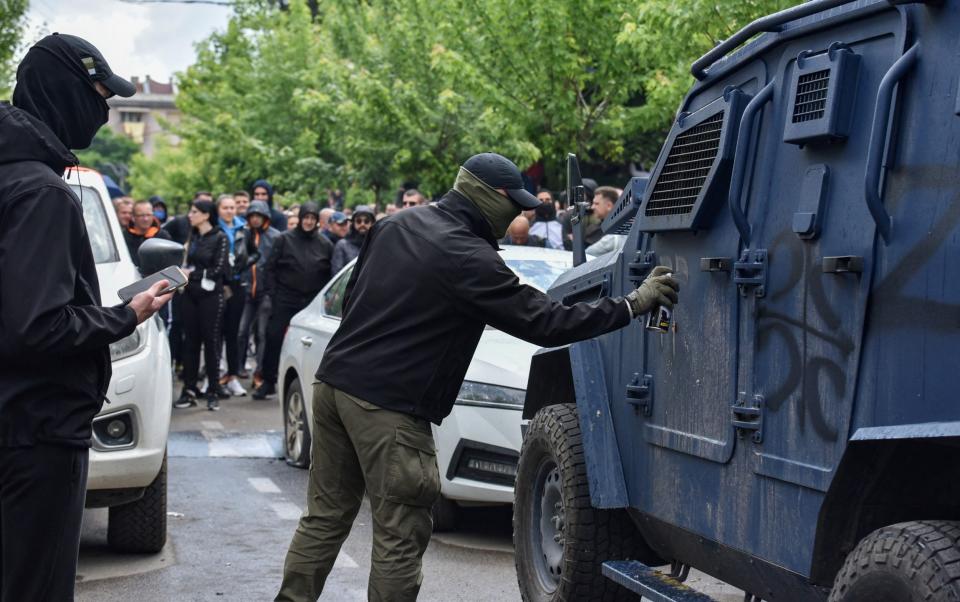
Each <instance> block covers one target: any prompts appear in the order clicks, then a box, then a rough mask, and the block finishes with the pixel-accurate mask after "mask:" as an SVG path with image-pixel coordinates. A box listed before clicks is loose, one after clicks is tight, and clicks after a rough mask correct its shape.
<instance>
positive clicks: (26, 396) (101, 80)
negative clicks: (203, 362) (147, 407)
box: [0, 34, 170, 601]
mask: <svg viewBox="0 0 960 602" xmlns="http://www.w3.org/2000/svg"><path fill="white" fill-rule="evenodd" d="M135 91H136V90H135V88H134V87H133V85H132V84H131V83H130V82H128V81H126V80H123V79H121V78H120V77H118V76H116V75H114V74H113V72H112V71H111V70H110V67H109V65H107V62H106V61H105V60H104V58H103V55H101V54H100V52H99V51H98V50H97V49H96V48H95V47H94V46H93V45H92V44H90V43H89V42H87V41H86V40H83V39H81V38H78V37H75V36H69V35H60V34H52V35H48V36H46V37H44V38H43V39H42V40H40V41H39V42H37V43H36V45H34V46H33V47H32V48H30V50H29V51H27V54H26V56H25V57H24V59H23V61H22V62H21V63H20V65H19V67H18V68H17V77H16V88H15V89H14V91H13V104H12V105H10V104H7V103H0V274H2V275H3V278H2V279H0V508H2V511H0V558H2V559H3V560H2V563H0V583H2V593H0V597H2V598H3V600H5V601H6V600H72V599H73V593H74V583H75V580H76V568H77V553H78V550H79V544H80V522H81V517H82V513H83V504H84V499H85V497H86V481H87V467H88V461H89V457H88V456H89V448H90V445H91V437H92V420H93V417H94V416H95V415H96V414H97V412H99V411H100V408H101V405H102V403H103V401H104V396H105V395H106V393H107V386H108V384H109V383H110V375H111V363H110V348H109V346H110V344H111V343H113V342H115V341H119V340H120V339H122V338H124V337H126V336H129V335H131V334H132V333H133V332H134V329H135V328H136V327H137V325H138V324H140V323H142V322H144V321H145V320H147V319H149V318H150V317H151V316H152V315H153V314H154V313H156V312H157V310H159V309H160V308H161V307H162V306H163V304H164V303H166V302H167V301H168V300H169V299H170V295H169V294H167V295H160V292H161V291H162V290H163V289H164V288H165V287H166V286H167V285H168V283H167V282H166V281H162V282H158V283H157V284H155V285H154V286H153V287H151V288H150V290H148V291H146V292H143V293H140V294H139V295H137V296H136V297H134V298H133V300H131V301H130V303H128V304H127V305H118V306H114V307H102V306H101V299H100V285H99V282H98V279H97V270H96V262H95V259H94V255H93V251H92V250H91V247H90V239H89V235H88V233H87V228H86V225H85V222H84V218H83V208H82V204H81V203H82V202H87V203H90V202H93V200H94V199H79V198H77V196H75V195H74V193H73V191H71V189H70V187H69V186H67V185H66V183H64V181H63V179H62V176H63V173H64V170H66V169H67V168H69V167H71V166H76V165H77V163H78V161H77V157H76V156H75V155H74V154H73V153H72V152H71V150H70V149H84V148H87V147H88V146H90V143H91V142H92V141H93V137H94V135H95V134H96V133H97V130H98V129H99V128H100V126H102V125H103V124H104V123H106V121H107V115H108V112H109V107H108V106H107V101H106V99H107V98H109V97H110V96H113V95H114V94H117V95H120V96H132V95H133V94H134V92H135ZM81 192H82V190H81Z"/></svg>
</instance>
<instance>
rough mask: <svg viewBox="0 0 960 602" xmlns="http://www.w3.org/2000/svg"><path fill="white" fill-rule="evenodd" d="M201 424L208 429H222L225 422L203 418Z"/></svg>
mask: <svg viewBox="0 0 960 602" xmlns="http://www.w3.org/2000/svg"><path fill="white" fill-rule="evenodd" d="M200 424H201V425H202V426H203V428H204V430H207V431H222V430H223V423H221V422H220V421H218V420H201V421H200Z"/></svg>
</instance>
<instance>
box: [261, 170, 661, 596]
mask: <svg viewBox="0 0 960 602" xmlns="http://www.w3.org/2000/svg"><path fill="white" fill-rule="evenodd" d="M539 205H540V201H539V200H537V198H536V197H534V196H533V195H532V194H530V193H529V192H527V191H526V190H525V189H524V188H523V180H522V178H521V176H520V170H519V169H517V166H516V165H514V164H513V163H512V162H511V161H510V160H508V159H507V158H505V157H502V156H500V155H498V154H495V153H483V154H479V155H475V156H473V157H471V158H470V159H468V160H467V161H466V162H465V163H464V164H463V166H462V167H461V168H460V172H459V174H458V175H457V179H456V182H455V184H454V186H453V190H451V191H450V192H448V193H447V194H446V195H445V196H444V197H443V198H442V199H441V200H440V202H439V203H438V204H437V205H429V206H425V207H416V208H413V209H410V210H406V211H401V212H399V213H397V214H396V215H394V216H393V217H391V218H390V219H386V220H382V221H380V222H377V224H376V225H374V227H373V228H372V229H371V230H370V232H369V233H368V234H367V236H366V239H365V240H364V242H363V247H362V248H361V250H360V255H359V257H358V258H357V262H356V264H354V265H355V267H354V269H353V273H352V274H351V276H350V280H349V282H348V283H347V287H346V291H345V295H344V302H343V319H342V321H341V323H340V326H339V328H338V329H337V331H336V332H335V333H334V335H333V338H332V339H331V340H330V343H329V344H328V345H327V348H326V350H325V351H324V354H323V360H322V362H321V364H320V368H319V370H318V371H317V374H316V378H317V381H318V382H317V383H316V384H315V385H314V393H313V408H314V414H313V426H314V429H315V430H314V433H313V442H312V449H311V466H310V479H309V482H308V489H307V512H306V513H305V514H304V516H303V517H302V518H301V519H300V523H299V526H298V527H297V531H296V533H295V534H294V536H293V540H292V541H291V543H290V548H289V551H288V552H287V558H286V561H285V563H284V575H283V582H282V584H281V586H280V592H279V594H278V595H277V598H276V599H277V600H282V601H286V600H316V599H317V598H318V597H319V595H320V592H321V591H322V590H323V585H324V582H325V580H326V578H327V575H328V574H329V573H330V570H331V569H332V567H333V563H334V561H335V560H336V558H337V554H338V552H339V549H340V546H341V545H342V543H343V541H344V540H345V539H346V537H347V535H348V534H349V533H350V528H351V526H352V523H353V520H354V517H356V516H357V511H358V510H359V509H360V504H361V502H362V500H363V496H364V493H366V494H367V496H368V497H369V499H370V507H371V510H372V512H373V525H374V527H373V556H372V557H373V566H372V568H371V572H370V581H369V591H368V596H369V597H370V599H371V600H401V601H407V600H415V599H416V597H417V593H418V592H419V589H420V583H421V581H422V575H421V573H420V568H421V558H422V556H423V552H424V550H426V548H427V544H428V543H429V541H430V534H431V531H432V520H431V513H430V508H431V506H433V503H434V502H435V501H436V499H437V496H438V495H439V493H440V475H439V473H438V470H437V463H436V458H435V455H434V453H433V452H434V450H435V449H436V448H435V447H434V441H433V435H432V433H431V427H430V423H431V422H433V423H435V424H440V421H441V420H443V418H444V417H446V416H447V414H449V413H450V411H451V409H452V408H453V404H454V402H455V401H456V398H457V393H458V392H459V390H460V386H461V385H462V384H463V378H464V375H465V374H466V371H467V366H468V365H469V364H470V360H471V358H472V357H473V353H474V351H475V350H476V348H477V344H478V343H479V341H480V336H481V334H483V330H484V327H485V326H486V325H487V324H489V325H491V326H493V327H495V328H497V329H499V330H501V331H503V332H506V333H508V334H511V335H513V336H516V337H518V338H521V339H524V340H526V341H529V342H531V343H533V344H535V345H537V346H540V347H555V346H559V345H565V344H568V343H572V342H574V341H580V340H584V339H589V338H591V337H595V336H599V335H601V334H604V333H606V332H610V331H612V330H616V329H618V328H623V327H625V326H627V325H628V324H630V323H631V321H632V320H633V318H638V317H640V316H641V315H642V314H644V313H646V312H648V311H649V310H651V309H652V308H653V307H655V306H656V305H658V304H663V305H665V306H668V307H670V306H672V305H673V303H674V302H676V301H677V292H676V290H677V288H678V285H677V283H676V282H675V281H674V280H673V279H672V278H671V277H670V276H669V275H666V272H668V271H669V270H668V269H667V268H663V267H658V268H655V269H654V270H653V272H652V274H651V276H650V277H649V278H647V280H646V281H644V282H643V284H642V285H641V286H640V287H639V288H638V289H636V290H634V291H631V292H630V293H629V294H628V295H627V296H626V297H618V298H601V299H599V300H597V301H595V302H593V303H576V304H573V305H569V306H568V305H563V304H562V303H559V302H557V301H554V300H552V299H551V298H550V297H549V296H547V295H546V294H545V293H542V292H540V291H539V290H537V289H535V288H532V287H530V286H527V285H524V284H521V283H520V280H519V278H517V275H516V274H515V273H514V272H513V270H511V269H510V268H509V267H507V265H506V264H505V263H504V262H503V259H502V258H501V257H500V255H499V254H498V253H497V250H498V248H497V240H498V239H500V238H503V236H504V234H505V233H506V230H507V227H508V226H509V224H510V222H512V221H513V219H514V218H516V217H517V216H518V215H520V212H521V210H523V209H528V208H535V207H537V206H539ZM374 366H375V367H376V370H371V367H374Z"/></svg>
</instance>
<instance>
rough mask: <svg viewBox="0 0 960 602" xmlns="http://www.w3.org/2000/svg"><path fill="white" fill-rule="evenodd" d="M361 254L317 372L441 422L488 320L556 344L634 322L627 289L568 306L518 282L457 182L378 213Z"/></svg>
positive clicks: (540, 341) (538, 341)
mask: <svg viewBox="0 0 960 602" xmlns="http://www.w3.org/2000/svg"><path fill="white" fill-rule="evenodd" d="M355 265H356V267H354V270H353V274H352V275H351V276H350V281H349V283H348V284H347V292H346V299H345V301H344V304H343V307H344V312H343V321H342V322H341V323H340V327H339V328H338V329H337V332H336V333H334V335H333V338H332V339H331V340H330V343H329V344H328V345H327V348H326V350H325V351H324V354H323V361H322V362H321V364H320V369H319V370H318V371H317V375H316V376H317V379H318V380H321V381H323V382H325V383H327V384H330V385H333V386H334V387H336V388H338V389H341V390H343V391H345V392H347V393H350V394H351V395H356V396H357V397H360V398H361V399H365V400H367V401H369V402H370V403H373V404H375V405H378V406H380V407H383V408H387V409H389V410H394V411H397V412H404V413H407V414H412V415H414V416H418V417H421V418H424V419H427V420H430V421H432V422H435V423H437V424H440V421H441V420H442V419H443V418H444V417H446V416H447V414H449V413H450V410H451V409H453V403H454V401H455V400H456V397H457V392H458V391H459V390H460V385H461V384H462V383H463V377H464V376H465V375H466V373H467V367H468V366H469V365H470V360H471V358H472V357H473V353H474V351H476V348H477V344H478V343H479V341H480V335H481V334H483V328H484V325H485V324H490V325H491V326H493V327H495V328H497V329H499V330H502V331H503V332H506V333H508V334H511V335H513V336H515V337H517V338H520V339H523V340H525V341H529V342H531V343H534V344H536V345H540V346H543V347H555V346H558V345H563V344H566V343H572V342H574V341H580V340H583V339H589V338H591V337H595V336H598V335H601V334H603V333H605V332H609V331H611V330H614V329H617V328H622V327H624V326H626V325H627V324H629V323H630V310H629V309H628V308H627V304H626V303H625V302H624V301H623V299H622V298H620V299H611V298H604V299H600V300H599V301H597V302H595V303H592V304H587V303H577V304H575V305H571V306H565V305H561V304H560V303H557V302H555V301H553V300H551V299H550V297H548V296H547V295H545V294H544V293H542V292H540V291H538V290H537V289H535V288H532V287H530V286H526V285H524V284H521V283H520V280H519V279H518V278H517V275H516V274H514V272H513V271H512V270H511V269H510V268H509V267H507V265H506V264H505V263H504V262H503V259H502V258H501V257H500V255H498V254H497V242H496V240H494V238H493V234H492V233H491V231H490V226H489V225H488V224H487V222H486V220H485V218H484V217H483V214H481V213H480V210H479V209H478V208H477V206H476V205H474V204H473V202H472V201H470V200H469V199H467V198H466V197H464V196H462V195H461V194H459V193H458V192H456V191H450V192H449V193H447V195H446V196H445V197H444V198H443V199H442V200H441V201H440V203H439V204H438V205H437V206H436V207H434V206H425V207H414V208H413V209H407V210H405V211H401V212H400V213H398V214H396V215H394V216H392V217H389V218H387V219H385V220H383V221H379V222H377V223H376V224H375V225H374V226H373V228H371V229H370V232H369V233H368V234H367V237H366V240H365V241H364V244H363V248H362V249H361V250H360V256H359V258H358V259H357V263H356V264H355ZM371 366H376V368H377V369H376V370H373V371H371V370H370V367H371Z"/></svg>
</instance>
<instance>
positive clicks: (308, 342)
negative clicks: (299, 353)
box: [300, 337, 313, 347]
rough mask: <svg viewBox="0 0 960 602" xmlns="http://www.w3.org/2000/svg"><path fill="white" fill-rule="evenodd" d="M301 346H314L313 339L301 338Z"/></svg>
mask: <svg viewBox="0 0 960 602" xmlns="http://www.w3.org/2000/svg"><path fill="white" fill-rule="evenodd" d="M300 344H302V345H303V346H304V347H310V346H311V345H313V339H312V338H311V337H300Z"/></svg>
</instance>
